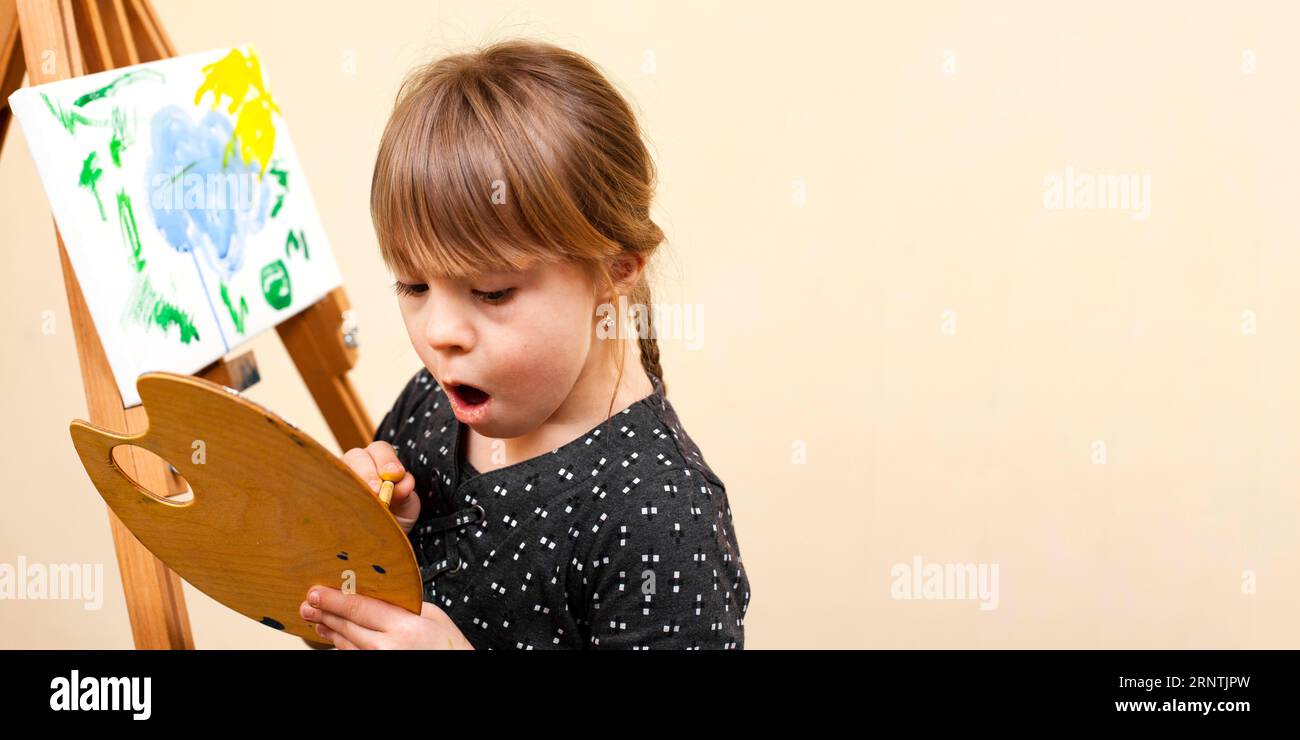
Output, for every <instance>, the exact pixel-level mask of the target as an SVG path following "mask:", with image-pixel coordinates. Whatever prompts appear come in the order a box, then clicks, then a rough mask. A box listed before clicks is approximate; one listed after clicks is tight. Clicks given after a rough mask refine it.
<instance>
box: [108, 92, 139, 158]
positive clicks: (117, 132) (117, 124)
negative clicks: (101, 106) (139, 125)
mask: <svg viewBox="0 0 1300 740" xmlns="http://www.w3.org/2000/svg"><path fill="white" fill-rule="evenodd" d="M134 143H135V137H133V136H132V135H131V132H130V131H129V130H128V129H127V126H126V113H125V112H123V111H122V109H121V108H119V107H117V106H116V105H115V106H113V138H111V139H109V141H108V153H109V154H110V155H112V157H113V164H115V165H117V166H118V167H121V166H122V150H123V149H125V148H126V147H127V145H129V144H134Z"/></svg>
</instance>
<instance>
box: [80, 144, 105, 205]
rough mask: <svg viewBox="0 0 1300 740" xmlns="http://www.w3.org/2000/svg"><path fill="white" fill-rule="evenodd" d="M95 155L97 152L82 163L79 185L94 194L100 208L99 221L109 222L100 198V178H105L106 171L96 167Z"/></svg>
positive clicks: (92, 153)
mask: <svg viewBox="0 0 1300 740" xmlns="http://www.w3.org/2000/svg"><path fill="white" fill-rule="evenodd" d="M95 154H96V152H91V153H90V154H88V155H87V156H86V160H85V161H84V162H82V163H81V179H80V180H79V181H78V184H79V185H81V187H83V188H89V189H90V192H91V193H93V194H94V196H95V204H96V205H98V206H99V220H100V221H107V220H108V214H106V213H104V201H102V200H100V198H99V178H101V177H103V176H104V170H103V169H101V168H99V167H96V166H95Z"/></svg>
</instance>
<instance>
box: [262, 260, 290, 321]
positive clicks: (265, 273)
mask: <svg viewBox="0 0 1300 740" xmlns="http://www.w3.org/2000/svg"><path fill="white" fill-rule="evenodd" d="M262 297H263V298H265V299H266V302H267V303H268V304H270V306H271V308H274V309H275V310H277V311H279V310H281V309H284V308H286V307H287V306H288V305H289V304H290V303H293V285H292V284H291V283H290V281H289V269H288V268H286V267H285V266H284V261H283V260H276V261H274V262H271V263H269V264H267V265H266V266H264V267H263V268H262Z"/></svg>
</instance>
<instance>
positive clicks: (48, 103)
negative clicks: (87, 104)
mask: <svg viewBox="0 0 1300 740" xmlns="http://www.w3.org/2000/svg"><path fill="white" fill-rule="evenodd" d="M41 99H42V100H44V101H45V107H46V108H49V109H50V113H52V114H54V117H55V118H57V119H59V124H60V125H61V126H63V128H65V129H67V130H68V133H70V134H75V133H77V131H76V128H77V124H81V125H82V126H104V125H106V123H105V122H104V121H102V120H99V119H95V118H88V117H86V116H85V115H82V113H81V111H78V110H67V111H65V110H63V106H62V105H58V106H57V107H56V105H55V103H54V101H52V100H50V96H49V95H46V94H45V93H41Z"/></svg>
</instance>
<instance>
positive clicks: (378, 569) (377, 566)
mask: <svg viewBox="0 0 1300 740" xmlns="http://www.w3.org/2000/svg"><path fill="white" fill-rule="evenodd" d="M370 567H371V568H374V569H375V572H376V573H387V572H388V571H386V570H384V568H383V566H379V565H372V566H370Z"/></svg>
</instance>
